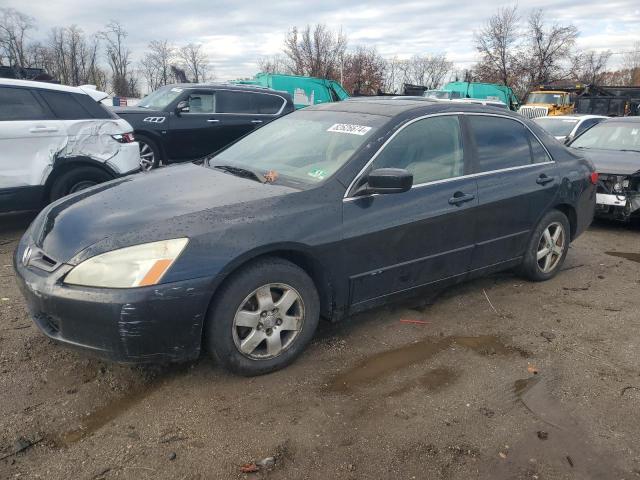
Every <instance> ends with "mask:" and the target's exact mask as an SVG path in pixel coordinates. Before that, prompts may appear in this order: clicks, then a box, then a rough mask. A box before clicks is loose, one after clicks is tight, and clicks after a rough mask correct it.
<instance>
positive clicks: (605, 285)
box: [0, 216, 640, 480]
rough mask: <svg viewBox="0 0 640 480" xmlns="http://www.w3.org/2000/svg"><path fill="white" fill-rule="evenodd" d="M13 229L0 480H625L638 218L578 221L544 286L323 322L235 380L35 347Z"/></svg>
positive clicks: (634, 471)
mask: <svg viewBox="0 0 640 480" xmlns="http://www.w3.org/2000/svg"><path fill="white" fill-rule="evenodd" d="M29 221H30V218H29V217H25V216H19V217H2V218H0V458H1V459H2V460H0V478H1V479H5V478H7V479H8V478H29V479H31V478H45V479H72V478H73V479H112V478H127V479H129V478H130V479H164V478H171V479H185V480H186V479H233V478H255V479H260V478H269V479H303V478H311V479H329V478H338V479H465V480H467V479H474V478H482V479H485V478H491V479H503V478H504V479H514V478H517V479H520V478H522V479H640V416H639V415H638V412H639V411H640V314H639V312H640V295H638V291H639V289H640V264H639V263H638V262H639V261H640V227H638V226H633V227H625V226H622V225H618V224H611V223H598V224H595V225H594V226H593V227H592V228H591V229H590V230H589V231H588V232H587V233H586V234H585V235H583V236H582V237H581V238H580V239H578V240H577V241H576V242H575V244H574V245H573V246H572V249H571V250H570V252H569V255H568V257H567V261H566V263H565V266H564V271H563V272H561V274H560V275H558V276H557V277H556V278H555V279H554V280H551V281H549V282H546V283H539V284H533V283H528V282H526V281H523V280H522V279H520V278H518V277H516V276H514V275H512V274H499V275H494V276H492V277H489V278H486V279H483V280H479V281H475V282H472V283H468V284H465V285H462V286H459V287H456V288H454V289H451V290H449V291H447V292H445V293H444V294H443V295H442V296H441V297H440V298H439V299H437V301H436V302H435V304H433V305H431V306H427V307H420V308H418V307H415V306H412V305H394V306H392V307H388V308H384V309H377V310H373V311H370V312H367V313H365V314H362V315H359V316H357V317H356V318H353V319H351V321H349V322H346V323H342V324H338V325H328V324H325V325H322V326H321V328H320V331H319V332H318V334H317V336H316V339H315V340H314V342H313V343H312V345H311V346H310V348H309V349H308V350H307V352H306V353H305V354H304V355H303V356H302V357H301V358H300V359H299V361H297V362H296V363H295V364H294V365H292V366H291V367H289V368H287V369H285V370H283V371H280V372H277V373H274V374H271V375H267V376H263V377H258V378H250V379H247V378H239V377H234V376H231V375H229V374H226V373H225V372H223V371H222V370H221V369H220V368H219V367H217V366H216V365H215V364H214V363H213V362H212V361H210V360H209V359H208V358H202V359H200V360H199V361H197V362H195V363H192V364H187V365H179V366H171V367H156V368H148V367H147V368H141V367H127V366H119V365H113V364H108V363H103V362H101V361H98V360H95V359H91V358H89V357H86V356H84V355H82V354H79V353H76V352H73V351H70V350H67V349H66V348H63V347H61V346H58V345H56V344H54V343H52V342H51V341H49V340H47V339H46V338H45V337H44V335H42V334H41V333H40V332H39V331H38V330H37V329H36V327H35V326H34V325H33V324H32V322H31V320H30V319H29V317H28V315H27V313H26V310H25V306H24V303H23V301H22V298H21V297H20V295H19V292H18V290H17V287H16V285H15V280H14V278H13V277H14V273H13V268H12V266H11V255H12V252H13V249H14V248H15V246H16V243H17V240H18V238H19V236H20V235H21V233H22V231H23V230H24V228H25V227H26V225H27V224H28V223H29ZM607 252H609V253H607ZM613 253H618V254H623V255H622V256H619V255H614V254H613ZM628 254H635V256H634V255H628ZM400 320H420V321H426V322H428V323H426V324H411V323H405V322H401V321H400ZM87 321H90V319H87ZM270 457H272V458H270ZM254 462H258V465H255V466H254V465H253V463H254ZM247 464H249V465H248V466H247V468H248V469H249V470H252V469H257V470H258V471H257V472H256V473H243V472H242V471H241V468H242V467H243V466H246V465H247ZM254 467H255V468H254Z"/></svg>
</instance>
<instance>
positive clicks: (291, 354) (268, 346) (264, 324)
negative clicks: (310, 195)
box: [205, 258, 320, 376]
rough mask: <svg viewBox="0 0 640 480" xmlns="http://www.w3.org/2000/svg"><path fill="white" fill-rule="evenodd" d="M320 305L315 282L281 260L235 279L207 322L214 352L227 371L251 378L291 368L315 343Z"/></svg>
mask: <svg viewBox="0 0 640 480" xmlns="http://www.w3.org/2000/svg"><path fill="white" fill-rule="evenodd" d="M319 318H320V300H319V298H318V292H317V290H316V288H315V285H314V284H313V281H312V280H311V278H310V277H309V276H308V275H307V274H306V272H305V271H304V270H302V269H301V268H300V267H298V266H297V265H295V264H293V263H291V262H288V261H286V260H283V259H279V258H268V259H263V260H259V261H257V262H255V263H253V264H251V265H249V266H247V267H245V268H243V269H242V270H240V271H239V272H237V273H235V274H233V275H232V276H231V278H230V279H229V280H228V281H227V282H226V283H225V284H224V285H223V287H222V288H221V290H220V292H219V293H218V294H217V295H216V298H215V300H214V303H213V306H212V308H211V311H210V313H209V316H208V318H207V325H206V332H205V340H206V345H207V347H208V349H209V352H210V353H212V354H213V356H214V358H215V359H216V360H217V361H218V362H219V363H220V364H221V365H222V366H223V367H224V368H225V369H227V370H230V371H232V372H234V373H237V374H240V375H246V376H253V375H262V374H265V373H269V372H273V371H275V370H279V369H281V368H283V367H286V366H287V365H289V364H290V363H291V362H293V361H294V360H295V359H296V358H297V357H298V355H300V353H302V351H303V350H304V349H305V347H306V346H307V344H308V343H309V342H310V341H311V338H312V337H313V334H314V332H315V330H316V327H317V326H318V322H319Z"/></svg>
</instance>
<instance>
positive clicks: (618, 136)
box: [571, 122, 640, 150]
mask: <svg viewBox="0 0 640 480" xmlns="http://www.w3.org/2000/svg"><path fill="white" fill-rule="evenodd" d="M571 146H572V147H575V148H601V149H603V150H640V123H622V122H603V123H599V124H598V125H596V126H594V127H592V128H590V129H589V130H587V131H586V132H584V134H582V135H580V136H579V137H578V138H576V140H575V142H573V143H572V144H571Z"/></svg>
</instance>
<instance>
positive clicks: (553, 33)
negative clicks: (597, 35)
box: [525, 9, 578, 85]
mask: <svg viewBox="0 0 640 480" xmlns="http://www.w3.org/2000/svg"><path fill="white" fill-rule="evenodd" d="M577 38H578V29H577V28H576V27H575V26H573V25H566V26H565V25H558V24H556V23H554V24H551V25H549V26H547V25H546V24H545V18H544V12H543V11H542V10H540V9H538V10H534V11H532V12H531V14H530V15H529V18H528V29H527V43H528V45H527V46H528V52H529V55H528V58H527V57H525V61H526V62H527V64H526V66H525V67H526V70H527V71H528V73H529V77H530V84H531V85H536V84H541V83H545V82H551V81H554V80H557V79H562V78H563V77H564V78H566V76H567V73H566V70H565V68H566V66H568V65H566V64H565V65H563V62H564V61H565V60H566V59H567V58H569V56H570V54H571V52H572V49H573V46H574V45H575V42H576V39H577Z"/></svg>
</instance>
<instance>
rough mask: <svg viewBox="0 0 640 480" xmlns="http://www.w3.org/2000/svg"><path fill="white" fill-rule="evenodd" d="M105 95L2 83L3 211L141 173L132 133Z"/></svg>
mask: <svg viewBox="0 0 640 480" xmlns="http://www.w3.org/2000/svg"><path fill="white" fill-rule="evenodd" d="M100 93H101V92H98V91H97V90H94V89H91V88H90V87H84V88H79V87H67V86H63V85H55V84H49V83H43V82H34V81H27V80H13V79H0V212H2V213H4V212H11V211H21V210H37V209H39V208H41V207H42V206H43V205H45V204H47V203H49V202H51V201H53V200H57V199H59V198H61V197H63V196H65V195H68V194H70V193H75V192H78V191H80V190H83V189H85V188H88V187H91V186H93V185H96V184H98V183H102V182H105V181H107V180H111V179H114V178H116V177H120V176H122V175H126V174H129V173H132V172H136V171H138V170H139V169H140V153H139V149H138V144H137V143H135V141H134V137H133V128H132V127H131V125H129V124H128V123H127V122H126V120H122V119H120V118H118V117H117V116H115V115H114V114H113V113H111V112H110V111H109V110H108V109H107V108H105V107H104V106H102V105H101V104H99V103H98V102H97V101H96V100H95V99H94V96H98V95H99V94H100Z"/></svg>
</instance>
